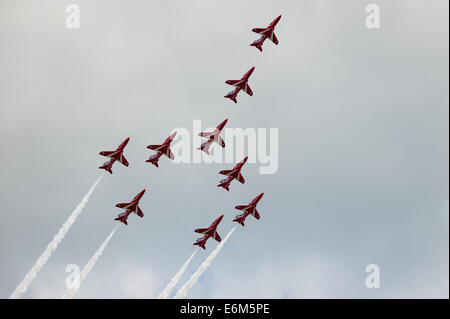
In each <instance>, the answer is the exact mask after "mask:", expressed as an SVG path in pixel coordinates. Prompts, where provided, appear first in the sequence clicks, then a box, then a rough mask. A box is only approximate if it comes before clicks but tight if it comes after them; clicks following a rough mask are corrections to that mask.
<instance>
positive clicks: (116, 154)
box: [99, 138, 130, 174]
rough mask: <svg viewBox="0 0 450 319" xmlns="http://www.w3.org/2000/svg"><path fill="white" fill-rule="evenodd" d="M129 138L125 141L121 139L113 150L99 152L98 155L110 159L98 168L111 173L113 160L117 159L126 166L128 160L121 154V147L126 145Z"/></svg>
mask: <svg viewBox="0 0 450 319" xmlns="http://www.w3.org/2000/svg"><path fill="white" fill-rule="evenodd" d="M129 140H130V138H127V139H126V140H125V141H123V142H122V144H120V145H119V147H118V148H117V149H116V150H115V151H103V152H100V153H99V154H100V155H102V156H106V157H109V158H110V160H109V161H106V162H105V163H103V165H102V166H100V167H99V168H100V169H104V170H105V171H107V172H109V173H110V174H112V173H113V172H112V170H111V167H112V166H113V164H114V162H115V161H119V162H120V163H121V164H123V165H125V166H128V161H127V159H126V158H125V156H123V149H124V148H125V146H127V144H128V141H129Z"/></svg>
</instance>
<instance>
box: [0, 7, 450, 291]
mask: <svg viewBox="0 0 450 319" xmlns="http://www.w3.org/2000/svg"><path fill="white" fill-rule="evenodd" d="M77 3H78V4H79V5H80V8H81V29H79V30H67V29H65V27H64V18H65V13H64V4H62V3H60V2H58V1H55V0H47V1H41V2H40V3H39V5H37V4H30V3H29V2H27V1H2V2H0V7H1V9H0V43H2V49H1V50H0V147H1V149H2V155H3V156H2V157H1V159H0V164H1V167H2V169H1V173H0V174H1V178H0V200H1V202H2V220H3V222H2V223H1V225H0V243H1V244H0V256H1V259H2V261H3V263H2V265H1V272H0V274H1V275H0V283H1V284H0V296H3V297H5V298H6V297H7V296H8V295H9V294H10V293H11V291H12V290H13V289H14V288H15V286H16V285H17V284H18V283H19V281H20V280H21V279H22V278H23V276H24V274H25V273H26V272H27V271H28V270H29V268H30V267H31V265H32V263H33V261H34V260H36V258H37V257H38V256H39V254H40V253H41V252H42V250H43V249H44V247H45V245H46V244H47V243H48V242H49V240H50V239H51V237H52V236H53V235H54V233H55V232H56V231H57V229H58V228H59V227H60V226H61V225H62V223H63V222H64V220H65V219H66V218H67V216H68V214H70V212H71V211H72V210H73V208H74V207H75V206H76V204H77V203H78V202H79V201H80V199H81V197H82V196H83V195H84V194H85V193H86V191H87V189H88V188H89V187H90V186H91V185H92V183H93V182H94V181H95V179H96V178H97V177H98V176H99V174H100V171H99V170H97V167H98V166H99V165H100V164H101V163H102V158H101V157H100V156H98V155H97V154H98V152H99V151H101V150H108V149H112V148H114V147H116V146H117V145H118V143H120V142H121V141H122V140H123V138H124V137H128V136H130V137H131V140H130V143H129V145H128V146H127V148H126V156H127V158H128V160H129V162H130V167H129V168H124V167H119V166H118V165H117V166H116V167H115V169H114V175H112V176H105V178H104V179H103V180H102V184H101V185H99V188H98V189H97V190H96V192H95V193H94V194H93V195H92V197H91V199H90V202H89V203H88V205H87V206H86V208H85V210H84V212H83V215H82V216H80V218H79V220H77V222H76V223H75V224H74V226H73V227H72V229H71V230H70V232H69V233H68V234H67V236H66V238H65V240H64V241H63V242H62V243H61V244H60V246H59V249H58V250H57V251H56V252H55V254H54V256H53V257H52V259H51V260H50V261H49V263H48V264H47V265H46V267H44V268H43V269H42V271H41V272H40V274H39V276H38V277H37V278H36V280H35V282H33V284H32V285H31V287H30V290H29V291H28V292H27V294H26V297H28V298H39V297H59V296H61V295H62V294H63V293H64V290H65V286H64V282H65V277H66V276H67V274H66V273H65V272H64V270H65V266H66V265H67V264H70V263H76V264H79V265H80V266H82V265H84V264H85V263H86V262H87V261H88V260H89V258H90V256H91V254H92V251H94V250H95V249H96V248H97V246H98V243H101V242H102V241H103V240H104V238H105V237H106V236H107V234H108V233H109V232H110V230H111V228H112V226H113V225H114V223H113V220H112V219H113V218H114V216H115V214H116V213H117V212H118V211H117V210H116V208H115V207H114V204H116V203H118V202H122V201H126V200H129V199H130V198H131V197H132V196H133V195H134V194H135V193H136V192H137V191H139V190H140V189H142V188H143V187H146V188H147V189H148V192H147V193H146V194H145V197H144V198H143V201H142V209H143V211H144V214H145V217H144V219H142V220H141V219H139V220H138V219H137V218H130V223H129V226H128V227H126V228H125V227H121V228H120V229H119V230H118V231H117V233H116V234H115V237H114V238H113V239H112V240H111V242H110V244H109V246H108V248H107V249H106V250H105V252H104V254H103V255H102V258H101V259H100V260H99V261H98V263H97V264H96V267H95V268H94V269H93V270H92V272H91V273H90V275H89V277H88V278H87V279H86V281H85V282H84V283H83V287H82V288H81V289H80V291H79V293H78V294H77V296H78V297H85V298H88V297H100V298H102V297H119V298H120V297H123V298H132V297H136V298H146V297H150V298H155V297H156V296H157V294H158V293H159V292H160V291H161V290H162V289H163V288H164V287H165V285H166V284H167V282H168V281H169V280H170V278H171V277H172V276H173V274H174V273H175V272H176V271H177V270H178V268H179V266H180V265H181V264H182V263H183V262H184V261H185V258H186V256H187V255H188V254H189V253H190V252H191V249H192V246H191V241H193V240H195V238H196V237H195V234H194V233H193V231H192V230H193V229H194V228H196V227H198V226H201V225H204V224H207V223H208V222H209V221H210V220H212V219H213V218H214V217H216V216H218V215H219V214H221V213H223V214H225V218H224V220H223V222H222V224H221V227H220V229H219V231H220V232H221V234H226V233H227V232H228V231H229V229H231V227H232V226H234V225H232V224H234V223H232V222H231V219H232V218H231V217H233V216H234V215H235V213H236V212H237V211H235V210H234V206H235V205H238V204H246V203H248V202H249V200H251V199H252V198H253V197H254V196H255V195H257V194H258V193H260V192H262V191H264V192H265V196H264V198H263V199H262V200H261V202H260V204H259V205H260V207H261V208H260V209H259V211H260V214H261V216H262V217H261V220H259V221H256V220H249V222H248V223H247V225H246V227H245V228H238V229H237V230H236V231H235V233H234V234H233V237H232V238H230V241H229V242H228V243H227V245H226V246H225V247H224V249H223V250H222V252H221V253H220V255H219V256H218V257H217V259H216V260H215V261H214V264H213V265H212V266H211V267H210V268H209V269H208V270H207V271H206V272H205V273H204V275H203V277H201V279H200V280H199V282H198V283H197V284H196V286H195V287H193V289H192V290H191V291H190V295H189V296H190V297H234V296H236V297H287V298H295V297H331V298H334V297H362V298H368V297H375V298H379V297H448V248H449V247H448V238H449V232H448V160H449V158H448V2H446V1H396V2H395V3H393V2H391V1H378V3H379V5H380V8H381V29H380V30H368V29H366V28H365V26H364V18H365V13H364V6H365V3H363V2H361V1H356V0H354V1H346V2H345V5H344V4H337V3H334V1H331V0H330V1H320V2H317V1H277V2H275V1H273V2H268V1H267V2H264V3H263V5H261V1H258V5H256V2H255V1H247V2H244V3H242V1H227V2H226V3H213V2H211V1H206V0H202V1H189V3H188V2H186V1H168V2H156V1H136V2H133V4H129V3H124V2H123V1H99V0H97V1H85V0H82V1H77ZM278 14H282V15H283V18H282V20H281V21H280V23H279V25H278V26H277V36H278V39H279V41H280V44H279V45H278V46H274V45H273V44H271V43H266V44H265V45H264V52H263V54H260V52H258V51H257V50H256V49H255V48H252V47H250V46H249V43H251V42H252V41H253V40H254V39H255V38H256V37H257V36H256V35H254V34H252V32H251V31H250V30H251V28H253V27H261V26H265V25H266V24H268V23H269V22H270V20H271V19H273V18H274V17H276V16H277V15H278ZM253 65H255V66H256V69H255V72H254V74H253V75H252V78H251V86H252V89H253V92H254V96H253V97H248V96H244V95H240V97H239V103H238V104H237V105H234V104H233V103H230V102H229V101H227V100H225V99H223V97H222V96H223V95H224V94H225V93H226V92H227V91H228V89H229V88H228V87H227V85H225V84H224V81H225V80H227V79H234V78H238V77H239V76H241V75H242V73H243V72H245V71H246V70H247V69H248V68H249V67H250V66H253ZM224 118H229V119H230V120H229V123H228V125H229V126H230V127H242V128H246V127H255V128H258V127H263V128H270V127H277V128H279V152H280V153H279V169H278V172H277V174H274V175H259V174H258V166H257V165H256V164H250V165H248V166H247V167H245V169H244V171H243V174H244V176H245V178H246V183H245V184H244V185H240V184H237V183H236V184H233V185H232V187H231V191H230V193H227V192H225V191H224V190H223V189H218V188H217V187H216V185H217V182H218V180H219V179H220V176H219V174H218V171H219V170H222V169H228V168H230V165H229V164H203V165H200V164H173V163H170V162H169V161H168V160H164V161H161V163H160V164H161V165H160V168H158V169H156V168H154V167H149V165H148V164H146V163H144V161H145V159H146V158H148V156H149V155H150V154H151V152H150V151H148V150H146V149H145V146H146V145H148V144H154V143H160V142H161V141H163V140H164V138H166V137H167V135H168V134H169V133H170V131H171V130H172V129H173V128H176V127H186V128H191V127H192V120H194V119H201V120H202V124H203V125H205V126H214V125H216V124H217V123H219V122H220V121H221V120H223V119H224ZM210 249H212V248H210ZM206 253H208V252H206ZM204 255H205V256H206V254H204ZM199 256H200V257H203V256H202V254H200V255H199V254H197V256H196V258H195V260H193V261H192V264H191V266H190V268H191V269H190V270H188V271H187V272H186V274H185V276H186V277H187V278H188V276H190V274H191V273H190V272H191V271H193V270H195V269H196V268H197V267H198V266H199V264H200V263H201V262H202V260H203V259H204V258H200V257H199ZM370 263H376V264H379V265H380V267H381V275H382V278H381V285H382V286H381V288H380V289H378V290H369V289H367V288H365V286H364V278H365V275H366V274H365V273H364V269H365V266H366V265H367V264H370ZM261 277H264V278H265V279H266V282H265V285H264V286H262V283H261V282H260V280H259V279H260V278H261ZM187 278H185V279H187ZM182 281H183V279H182Z"/></svg>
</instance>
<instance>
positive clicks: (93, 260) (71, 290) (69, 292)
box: [61, 225, 119, 299]
mask: <svg viewBox="0 0 450 319" xmlns="http://www.w3.org/2000/svg"><path fill="white" fill-rule="evenodd" d="M118 227H119V225H117V226H116V227H115V228H114V229H113V231H112V232H111V234H109V236H108V237H106V239H105V241H104V242H103V244H102V245H101V246H100V248H99V249H98V250H97V251H96V252H95V254H94V256H92V257H91V259H90V260H89V262H88V263H87V264H86V266H84V268H83V270H82V271H81V272H80V279H79V283H78V285H76V286H74V287H72V288H69V289H67V290H66V293H65V294H64V295H63V296H62V297H61V299H71V298H72V297H73V295H74V294H75V293H76V292H77V291H78V289H80V286H81V283H82V282H83V280H84V279H85V278H86V277H87V275H88V274H89V272H90V271H91V269H92V268H93V267H94V265H95V263H96V262H97V260H98V259H99V258H100V256H101V255H102V253H103V251H104V250H105V248H106V246H107V245H108V242H109V240H110V239H111V237H112V236H113V235H114V233H115V232H116V230H117V228H118Z"/></svg>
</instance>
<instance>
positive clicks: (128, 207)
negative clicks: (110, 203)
mask: <svg viewBox="0 0 450 319" xmlns="http://www.w3.org/2000/svg"><path fill="white" fill-rule="evenodd" d="M144 193H145V189H143V190H142V191H141V192H140V193H139V194H137V195H136V196H135V197H134V198H133V200H132V201H131V202H129V203H120V204H117V205H116V207H119V208H123V209H125V212H123V213H120V214H119V216H118V217H117V218H115V219H114V220H118V221H121V222H122V223H124V224H125V225H128V223H127V218H128V215H130V214H131V213H135V214H136V215H138V216H139V217H144V213H143V212H142V210H141V209H140V208H139V201H140V200H141V198H142V196H144Z"/></svg>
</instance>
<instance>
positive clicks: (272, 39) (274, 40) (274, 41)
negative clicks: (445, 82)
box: [269, 32, 278, 44]
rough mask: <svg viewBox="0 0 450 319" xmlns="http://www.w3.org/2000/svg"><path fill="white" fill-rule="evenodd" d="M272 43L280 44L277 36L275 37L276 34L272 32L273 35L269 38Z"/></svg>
mask: <svg viewBox="0 0 450 319" xmlns="http://www.w3.org/2000/svg"><path fill="white" fill-rule="evenodd" d="M269 39H270V41H272V42H273V43H275V44H278V39H277V36H276V35H275V32H272V34H271V35H270V37H269Z"/></svg>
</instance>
